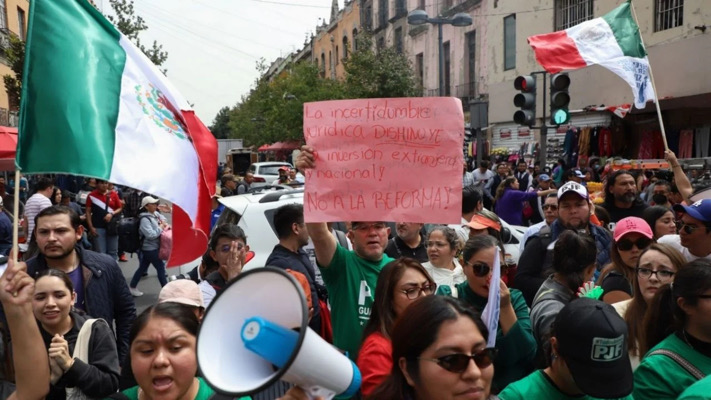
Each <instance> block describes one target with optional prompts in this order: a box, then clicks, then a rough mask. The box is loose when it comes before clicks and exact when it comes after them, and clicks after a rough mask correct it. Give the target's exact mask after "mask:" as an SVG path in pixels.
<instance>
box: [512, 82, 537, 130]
mask: <svg viewBox="0 0 711 400" xmlns="http://www.w3.org/2000/svg"><path fill="white" fill-rule="evenodd" d="M514 88H515V89H516V90H518V91H520V92H521V93H518V94H517V95H516V96H514V105H515V106H516V107H518V108H520V110H518V111H516V112H515V113H514V116H513V119H514V122H516V123H517V124H519V125H528V126H533V125H534V124H535V123H536V80H535V79H534V78H533V77H532V76H531V75H521V76H519V77H516V80H514Z"/></svg>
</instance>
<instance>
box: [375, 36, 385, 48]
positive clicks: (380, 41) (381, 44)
mask: <svg viewBox="0 0 711 400" xmlns="http://www.w3.org/2000/svg"><path fill="white" fill-rule="evenodd" d="M376 47H377V48H378V50H380V49H384V48H385V38H383V37H381V38H378V44H377V45H376Z"/></svg>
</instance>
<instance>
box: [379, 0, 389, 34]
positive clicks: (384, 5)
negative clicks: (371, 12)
mask: <svg viewBox="0 0 711 400" xmlns="http://www.w3.org/2000/svg"><path fill="white" fill-rule="evenodd" d="M389 8H390V4H388V0H378V27H379V28H385V27H386V26H387V25H388V9H389Z"/></svg>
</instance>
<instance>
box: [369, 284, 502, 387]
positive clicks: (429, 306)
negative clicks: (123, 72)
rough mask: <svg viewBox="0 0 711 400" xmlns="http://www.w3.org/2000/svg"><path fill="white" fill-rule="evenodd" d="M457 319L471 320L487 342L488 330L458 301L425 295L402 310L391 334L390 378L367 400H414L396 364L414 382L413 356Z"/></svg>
mask: <svg viewBox="0 0 711 400" xmlns="http://www.w3.org/2000/svg"><path fill="white" fill-rule="evenodd" d="M460 317H466V318H469V319H471V320H472V321H473V322H474V324H475V325H476V326H477V328H478V329H479V333H481V335H482V336H483V337H484V340H487V339H488V333H489V332H488V330H487V328H486V325H484V323H483V322H482V321H481V317H480V315H479V313H477V312H476V311H474V309H472V308H471V307H469V306H468V305H466V304H464V303H462V302H460V301H459V300H457V299H455V298H452V297H447V296H425V297H423V298H420V299H419V300H417V301H415V302H414V303H412V304H411V305H410V306H409V307H407V308H406V309H405V312H404V313H403V315H402V316H401V318H400V319H398V321H397V322H396V323H395V327H394V329H393V332H392V345H393V359H392V360H393V367H392V370H391V371H390V376H388V378H387V379H386V380H385V381H384V382H383V383H381V384H380V386H378V387H377V388H376V389H375V391H373V393H372V394H371V395H370V396H368V397H367V398H366V399H368V400H385V399H393V400H394V399H397V400H400V399H408V398H414V390H413V388H412V387H411V386H410V385H409V384H408V383H407V380H406V379H405V375H404V374H403V372H402V370H401V369H400V365H399V361H400V359H401V358H404V359H405V360H407V361H406V363H407V367H406V368H407V373H408V374H409V375H410V377H411V378H412V379H414V380H416V381H418V380H419V379H420V368H419V362H418V360H417V357H419V356H420V355H421V354H422V352H423V351H425V350H426V349H427V348H428V347H430V345H432V343H434V342H435V341H436V340H437V335H438V334H439V330H440V327H441V326H442V324H444V323H445V322H447V321H456V320H457V319H458V318H460Z"/></svg>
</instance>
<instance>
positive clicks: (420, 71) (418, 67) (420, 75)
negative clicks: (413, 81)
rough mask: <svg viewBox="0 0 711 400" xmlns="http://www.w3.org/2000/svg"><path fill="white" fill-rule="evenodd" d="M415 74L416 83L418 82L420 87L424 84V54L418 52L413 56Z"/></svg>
mask: <svg viewBox="0 0 711 400" xmlns="http://www.w3.org/2000/svg"><path fill="white" fill-rule="evenodd" d="M415 74H416V76H417V83H419V84H420V87H421V88H424V85H425V55H424V54H423V53H419V54H417V55H416V56H415Z"/></svg>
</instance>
